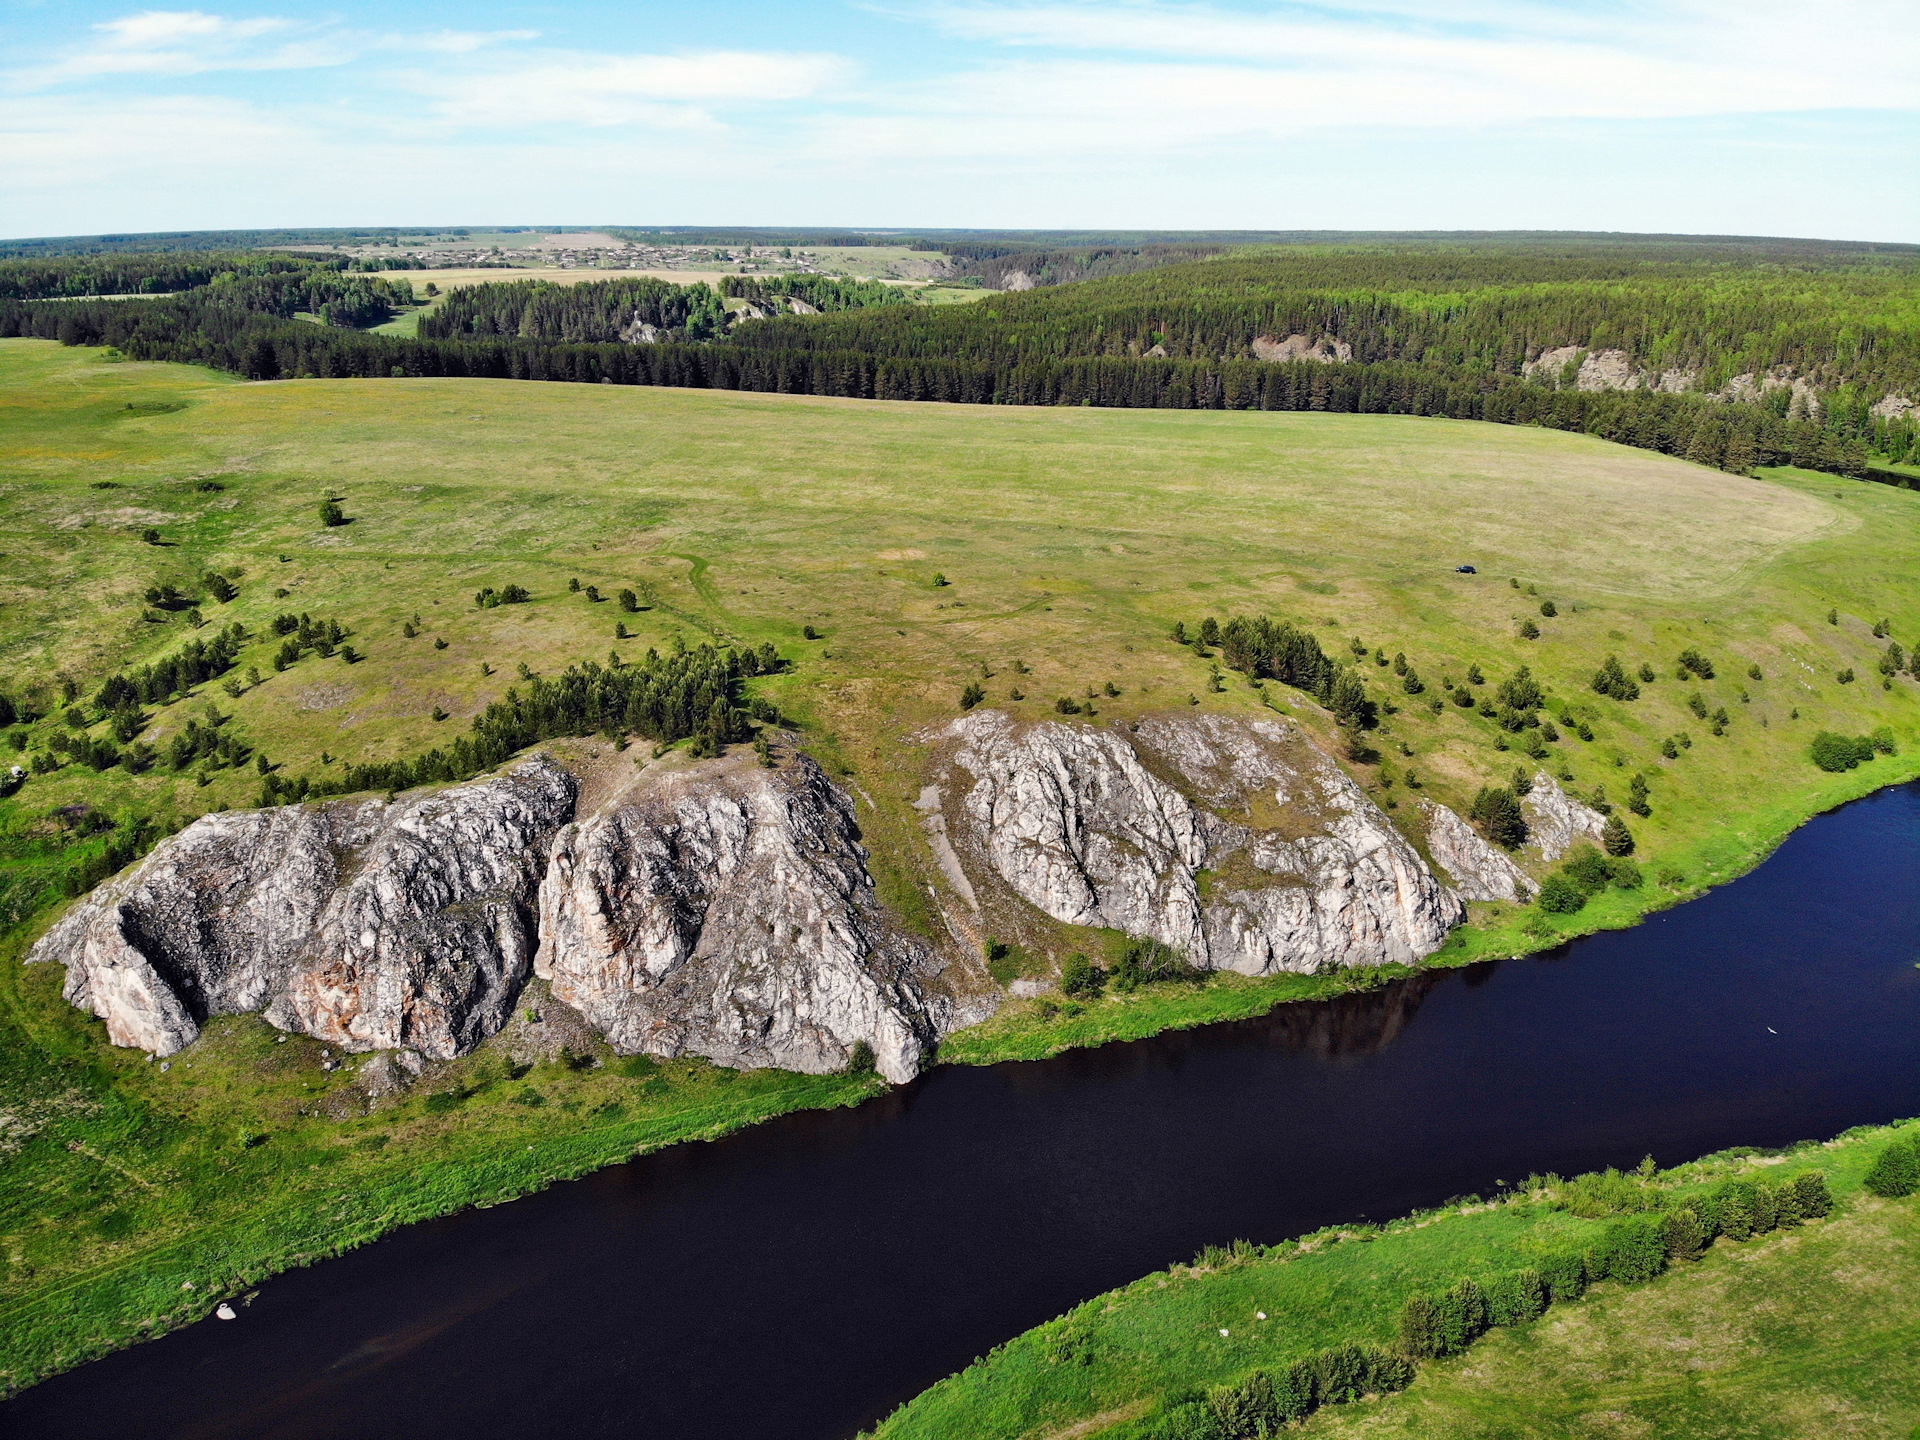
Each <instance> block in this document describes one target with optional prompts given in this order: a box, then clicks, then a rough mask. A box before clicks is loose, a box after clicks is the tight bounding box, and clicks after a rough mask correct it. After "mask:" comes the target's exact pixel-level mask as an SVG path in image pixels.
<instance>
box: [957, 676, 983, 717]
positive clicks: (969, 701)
mask: <svg viewBox="0 0 1920 1440" xmlns="http://www.w3.org/2000/svg"><path fill="white" fill-rule="evenodd" d="M986 698H987V692H986V691H985V690H984V689H983V688H981V685H980V682H979V681H978V680H969V681H968V682H967V684H966V687H965V688H964V689H962V690H961V692H960V708H961V709H962V710H971V709H972V708H973V707H974V706H976V705H978V704H979V703H980V702H981V701H982V700H984V699H986Z"/></svg>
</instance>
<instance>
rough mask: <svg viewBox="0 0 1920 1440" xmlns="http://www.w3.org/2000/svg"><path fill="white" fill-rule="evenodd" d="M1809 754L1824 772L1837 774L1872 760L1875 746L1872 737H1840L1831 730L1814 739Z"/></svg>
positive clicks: (1823, 731)
mask: <svg viewBox="0 0 1920 1440" xmlns="http://www.w3.org/2000/svg"><path fill="white" fill-rule="evenodd" d="M1889 738H1891V737H1889ZM1807 753H1808V754H1809V755H1811V756H1812V758H1813V763H1814V764H1816V765H1818V766H1819V767H1820V768H1821V769H1822V770H1826V771H1830V772H1832V773H1835V774H1837V773H1839V772H1840V771H1842V770H1851V769H1853V768H1854V767H1855V766H1857V765H1859V764H1861V763H1862V762H1863V761H1867V760H1871V759H1872V758H1873V754H1874V744H1873V739H1872V737H1871V736H1867V735H1838V734H1835V733H1834V732H1833V731H1831V730H1822V731H1821V732H1820V733H1819V734H1818V735H1815V736H1814V737H1813V744H1812V745H1811V746H1809V747H1808V752H1807Z"/></svg>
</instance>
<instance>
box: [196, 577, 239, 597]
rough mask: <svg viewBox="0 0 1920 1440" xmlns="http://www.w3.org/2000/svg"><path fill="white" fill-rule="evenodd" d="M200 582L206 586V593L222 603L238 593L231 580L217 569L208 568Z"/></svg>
mask: <svg viewBox="0 0 1920 1440" xmlns="http://www.w3.org/2000/svg"><path fill="white" fill-rule="evenodd" d="M200 583H201V584H202V585H204V586H206V587H207V593H208V594H209V595H211V596H213V598H214V599H216V600H218V601H219V602H220V603H221V604H222V605H224V604H226V603H227V602H228V601H229V600H231V599H233V597H234V596H236V595H238V594H239V593H240V592H239V591H238V590H236V589H235V588H234V585H233V582H232V581H231V580H229V579H227V577H226V576H224V575H222V574H221V573H220V572H219V571H217V570H209V571H208V572H207V573H206V575H205V576H204V577H203V578H202V579H201V581H200Z"/></svg>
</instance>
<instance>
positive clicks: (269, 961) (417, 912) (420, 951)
mask: <svg viewBox="0 0 1920 1440" xmlns="http://www.w3.org/2000/svg"><path fill="white" fill-rule="evenodd" d="M573 796H574V785H573V780H572V777H571V776H569V775H568V774H567V773H566V772H565V771H564V770H562V769H560V768H559V767H558V766H557V765H554V764H552V763H551V762H549V761H546V760H534V761H529V762H527V763H526V764H523V765H520V766H518V767H516V768H515V769H514V770H513V771H511V772H510V773H509V774H507V775H504V776H501V777H499V778H496V779H491V780H483V781H480V782H477V783H475V784H471V785H462V786H456V787H454V788H452V789H448V790H443V791H440V792H438V793H436V794H431V795H426V796H420V797H416V798H413V799H410V800H406V801H403V802H399V803H395V804H391V805H390V804H387V803H386V802H384V801H380V800H359V801H339V802H334V803H331V804H324V805H312V806H284V807H280V808H276V809H269V810H254V811H235V812H226V813H222V814H216V815H208V816H204V817H202V818H201V819H199V820H197V821H195V822H194V823H193V824H192V825H190V826H188V827H187V828H186V829H185V830H183V831H181V832H180V833H179V834H178V835H175V836H172V837H171V838H169V839H167V840H165V841H163V842H162V843H161V844H160V845H159V846H158V847H156V848H155V850H154V851H153V853H152V854H151V855H149V856H148V857H147V858H146V859H145V860H143V861H142V862H140V863H139V864H138V865H136V866H134V867H133V868H132V869H130V870H128V871H126V872H125V873H123V874H122V875H120V876H118V877H116V878H115V879H113V880H110V881H108V882H107V883H106V884H104V885H102V886H100V887H99V888H98V889H96V890H95V891H94V892H93V893H92V894H91V895H89V896H88V897H87V898H86V899H85V900H83V901H82V902H81V903H80V904H79V905H77V906H75V907H74V908H73V910H72V911H70V912H69V913H68V914H67V915H66V916H65V917H64V918H62V920H61V921H60V922H59V923H58V924H57V925H55V926H54V927H53V928H52V929H51V930H49V931H48V932H47V934H46V935H45V936H43V937H42V938H41V940H40V942H39V943H38V944H37V945H35V946H34V948H33V950H32V952H31V953H30V954H29V955H28V957H27V958H28V960H29V961H30V962H35V961H56V962H58V963H60V964H63V965H65V966H66V968H67V979H66V986H65V991H64V993H65V994H66V997H67V999H68V1000H69V1001H71V1002H72V1003H73V1004H75V1005H78V1006H80V1007H82V1008H84V1009H87V1010H91V1011H92V1012H93V1013H94V1014H96V1015H98V1016H100V1017H101V1018H102V1019H103V1020H104V1021H105V1022H106V1025H107V1034H108V1037H109V1038H110V1039H111V1040H112V1041H113V1043H114V1044H116V1045H128V1046H136V1047H138V1048H140V1049H143V1050H146V1051H149V1052H150V1053H152V1054H155V1055H163V1056H164V1055H171V1054H174V1053H175V1052H176V1051H178V1050H180V1049H181V1048H182V1047H183V1046H186V1045H188V1044H191V1043H192V1042H193V1040H194V1039H196V1038H197V1037H198V1035H199V1033H200V1026H201V1025H202V1024H204V1023H205V1022H206V1020H207V1019H208V1018H209V1017H210V1016H213V1015H228V1014H237V1013H240V1012H242V1011H251V1010H263V1009H264V1010H265V1011H266V1012H267V1014H268V1017H269V1018H270V1019H271V1020H272V1021H273V1022H274V1023H275V1024H277V1025H279V1026H281V1027H282V1028H283V1029H291V1030H299V1031H303V1032H305V1033H307V1034H310V1035H314V1036H316V1037H318V1038H320V1039H323V1040H327V1041H330V1042H332V1043H334V1044H337V1045H340V1046H341V1047H342V1048H344V1049H349V1050H371V1049H390V1048H394V1047H397V1046H401V1045H408V1046H412V1047H413V1048H415V1049H417V1050H419V1051H420V1052H422V1053H423V1054H426V1055H430V1056H434V1057H436V1058H449V1057H451V1056H453V1055H456V1054H459V1053H461V1052H463V1051H465V1050H468V1049H471V1048H472V1047H473V1046H474V1045H475V1044H477V1043H478V1042H479V1041H480V1040H481V1039H483V1038H485V1036H486V1035H488V1034H490V1033H492V1031H493V1030H494V1029H497V1028H498V1026H499V1024H500V1023H501V1021H502V1020H503V1019H504V1018H505V1016H506V1014H507V1012H508V1010H509V1009H510V1007H511V1006H512V1004H513V997H514V995H515V994H516V993H517V992H518V990H519V987H520V984H521V982H522V980H523V979H524V978H525V976H526V974H527V970H528V967H529V965H530V963H531V961H532V957H533V948H534V947H533V929H532V919H533V906H534V899H535V894H536V890H537V887H538V884H539V876H540V865H541V862H542V861H543V860H544V847H545V842H546V839H547V837H548V836H549V835H550V834H551V833H552V831H553V830H554V829H555V828H556V827H557V826H559V825H560V824H562V823H564V822H565V820H566V819H567V817H568V815H569V814H570V813H571V810H572V806H573Z"/></svg>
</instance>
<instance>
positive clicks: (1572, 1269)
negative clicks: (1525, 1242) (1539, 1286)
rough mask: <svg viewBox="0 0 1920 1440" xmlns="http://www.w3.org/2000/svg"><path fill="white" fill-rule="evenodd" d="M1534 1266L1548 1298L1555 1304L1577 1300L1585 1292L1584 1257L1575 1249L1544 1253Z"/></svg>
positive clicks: (1585, 1272) (1585, 1270)
mask: <svg viewBox="0 0 1920 1440" xmlns="http://www.w3.org/2000/svg"><path fill="white" fill-rule="evenodd" d="M1536 1268H1537V1269H1538V1270H1539V1271H1540V1278H1541V1280H1542V1281H1544V1282H1545V1284H1546V1287H1547V1296H1548V1298H1549V1299H1551V1300H1552V1301H1553V1302H1554V1303H1555V1304H1564V1303H1565V1302H1567V1301H1569V1300H1578V1299H1579V1298H1580V1297H1581V1296H1582V1295H1584V1294H1586V1293H1587V1262H1586V1257H1585V1256H1583V1255H1581V1254H1580V1252H1579V1251H1577V1250H1562V1251H1560V1252H1558V1253H1557V1254H1553V1255H1544V1256H1542V1257H1541V1259H1540V1263H1539V1265H1538V1266H1537V1267H1536Z"/></svg>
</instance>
